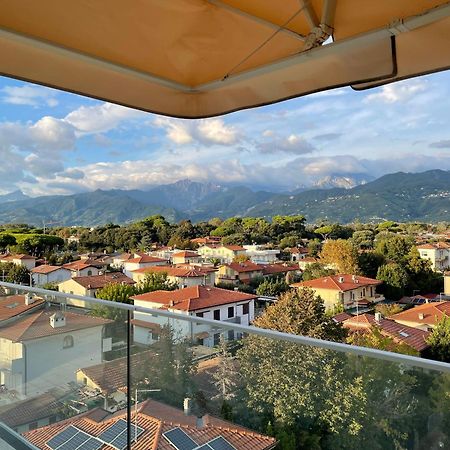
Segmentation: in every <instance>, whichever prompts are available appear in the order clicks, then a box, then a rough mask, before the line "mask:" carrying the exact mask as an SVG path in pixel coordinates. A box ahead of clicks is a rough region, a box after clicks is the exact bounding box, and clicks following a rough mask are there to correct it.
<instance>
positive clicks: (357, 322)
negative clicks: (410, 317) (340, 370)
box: [342, 314, 430, 352]
mask: <svg viewBox="0 0 450 450" xmlns="http://www.w3.org/2000/svg"><path fill="white" fill-rule="evenodd" d="M342 325H343V326H344V327H345V328H349V329H350V330H353V331H361V330H369V329H370V328H371V327H373V326H375V327H378V328H379V329H380V331H381V333H382V334H384V335H385V336H388V337H390V338H392V339H394V340H395V341H396V342H402V343H404V344H407V345H409V346H410V347H412V348H414V349H415V350H417V351H418V352H420V351H422V350H425V349H426V348H428V347H429V345H428V344H427V342H426V339H427V337H428V336H429V334H430V333H429V332H428V331H423V330H419V329H417V328H413V327H408V326H406V325H401V324H399V323H397V322H394V321H393V320H389V319H384V318H382V319H381V320H379V321H377V320H376V319H375V316H374V315H373V314H360V315H359V316H353V317H350V318H349V319H347V320H344V322H343V323H342Z"/></svg>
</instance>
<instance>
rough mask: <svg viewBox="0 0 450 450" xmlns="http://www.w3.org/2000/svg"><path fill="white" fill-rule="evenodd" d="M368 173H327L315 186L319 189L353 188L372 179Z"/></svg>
mask: <svg viewBox="0 0 450 450" xmlns="http://www.w3.org/2000/svg"><path fill="white" fill-rule="evenodd" d="M373 179H374V178H373V177H370V176H368V175H333V174H331V175H327V176H325V177H323V178H321V179H319V180H317V181H316V182H315V183H314V184H313V186H314V187H315V188H319V189H331V188H344V189H351V188H354V187H355V186H360V185H362V184H366V183H368V182H370V181H372V180H373Z"/></svg>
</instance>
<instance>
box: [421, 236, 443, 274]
mask: <svg viewBox="0 0 450 450" xmlns="http://www.w3.org/2000/svg"><path fill="white" fill-rule="evenodd" d="M416 248H417V250H418V251H419V254H420V257H421V258H424V259H428V260H430V261H431V266H432V268H433V270H436V271H439V272H443V271H444V270H447V269H450V244H449V243H447V242H434V243H429V244H422V245H418V246H417V247H416Z"/></svg>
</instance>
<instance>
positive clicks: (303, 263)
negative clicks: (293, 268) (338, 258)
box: [297, 256, 320, 270]
mask: <svg viewBox="0 0 450 450" xmlns="http://www.w3.org/2000/svg"><path fill="white" fill-rule="evenodd" d="M297 261H298V267H300V269H302V270H305V269H306V268H307V267H308V266H309V265H310V264H315V263H318V262H320V260H319V259H318V258H314V257H312V256H304V257H303V258H300V259H298V260H297Z"/></svg>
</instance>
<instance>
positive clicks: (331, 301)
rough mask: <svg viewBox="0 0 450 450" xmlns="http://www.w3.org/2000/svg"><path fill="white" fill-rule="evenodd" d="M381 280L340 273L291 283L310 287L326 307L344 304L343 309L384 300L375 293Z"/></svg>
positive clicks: (299, 286) (331, 307) (298, 286)
mask: <svg viewBox="0 0 450 450" xmlns="http://www.w3.org/2000/svg"><path fill="white" fill-rule="evenodd" d="M380 284H382V281H380V280H375V279H373V278H368V277H361V276H359V275H351V274H340V275H330V276H327V277H322V278H316V279H314V280H309V281H302V282H300V283H294V284H291V286H292V287H296V288H303V287H307V288H310V289H312V290H313V291H314V292H315V294H316V295H319V296H320V297H321V298H322V300H323V301H324V304H325V307H326V308H327V309H333V308H334V307H335V306H344V308H345V309H349V308H354V307H355V306H368V305H369V304H372V303H378V302H380V301H382V300H384V297H383V296H381V295H379V294H377V293H376V287H377V286H379V285H380Z"/></svg>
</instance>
